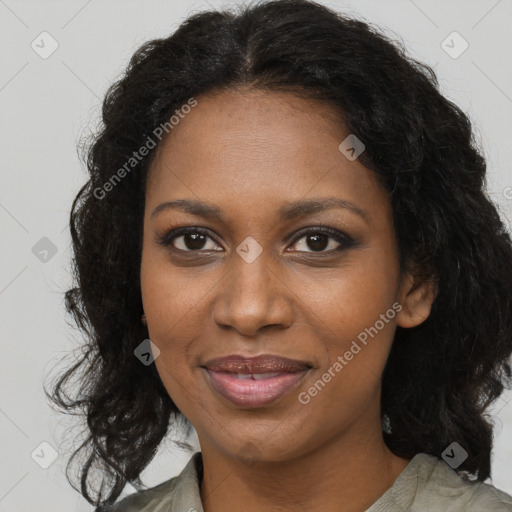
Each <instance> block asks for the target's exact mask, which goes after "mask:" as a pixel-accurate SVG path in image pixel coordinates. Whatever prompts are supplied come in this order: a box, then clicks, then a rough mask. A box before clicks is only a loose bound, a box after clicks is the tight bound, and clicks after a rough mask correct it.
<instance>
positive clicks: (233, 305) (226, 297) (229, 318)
mask: <svg viewBox="0 0 512 512" xmlns="http://www.w3.org/2000/svg"><path fill="white" fill-rule="evenodd" d="M258 246H259V244H258ZM230 259H231V261H230V262H229V265H230V267H231V268H230V271H229V273H228V274H227V276H226V279H225V280H224V283H223V287H222V293H221V296H220V297H219V298H218V299H217V304H216V306H215V321H216V323H217V324H219V325H226V326H231V327H233V328H235V329H236V330H238V331H239V332H241V333H243V334H246V335H251V334H254V333H255V332H256V331H257V330H258V329H260V328H261V327H263V326H266V325H276V324H281V325H282V326H285V325H288V324H289V323H290V321H291V309H290V305H289V303H288V300H287V299H286V294H285V293H283V290H282V286H283V284H282V283H281V281H280V280H279V279H277V278H276V275H275V271H273V270H272V261H271V255H270V253H269V252H265V251H263V250H262V248H261V247H260V248H258V247H257V246H256V245H255V244H254V243H253V242H252V241H250V240H249V241H247V240H245V241H244V242H242V243H241V244H240V245H239V246H238V247H237V251H236V252H233V253H232V254H231V257H230Z"/></svg>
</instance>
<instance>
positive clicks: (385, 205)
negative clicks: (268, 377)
mask: <svg viewBox="0 0 512 512" xmlns="http://www.w3.org/2000/svg"><path fill="white" fill-rule="evenodd" d="M197 100H198V105H197V106H196V107H195V108H193V109H192V110H191V112H190V113H189V114H187V115H186V116H185V118H184V119H182V120H181V121H180V123H179V125H177V126H175V127H174V129H173V130H172V132H170V134H169V136H168V137H167V138H166V139H164V140H163V141H162V143H161V145H160V146H159V148H158V151H157V155H156V158H155V160H154V161H153V164H152V167H151V170H150V174H149V178H148V183H147V190H146V204H145V217H144V237H143V251H142V261H141V286H142V299H143V304H144V312H145V314H146V319H147V326H148V330H149V335H150V338H151V340H152V341H153V343H155V344H156V345H157V346H158V348H159V349H160V351H161V353H160V355H159V357H158V358H157V359H156V360H155V364H156V367H157V369H158V372H159V374H160V376H161V379H162V381H163V383H164V385H165V387H166V389H167V391H168V392H169V395H170V396H171V397H172V399H173V401H174V402H175V403H176V405H177V406H178V407H179V409H180V411H182V413H183V414H184V415H185V416H186V417H187V418H188V419H189V421H190V422H191V423H192V424H193V426H194V427H195V429H196V432H197V436H198V439H199V442H200V446H201V451H202V454H203V462H204V478H203V481H202V483H201V499H202V501H203V506H204V510H205V512H221V511H222V512H239V511H240V510H244V511H246V512H256V511H258V512H261V510H272V511H306V510H307V511H317V510H318V511H323V512H328V511H332V512H334V511H338V510H344V511H345V512H356V511H363V510H365V509H366V508H368V507H369V506H370V505H371V504H372V503H374V502H375V501H376V500H377V499H378V498H379V497H380V496H381V495H382V494H383V493H384V492H385V491H386V490H387V489H388V488H389V487H390V486H391V485H392V484H393V482H394V480H395V479H396V477H397V476H398V475H399V474H400V472H401V471H403V469H404V468H405V467H406V466H407V464H408V462H409V461H408V460H405V459H402V458H399V457H397V456H395V455H394V454H393V453H392V452H391V451H390V450H389V449H388V448H387V447H386V445H385V443H384V441H383V438H382V429H381V419H380V417H381V416H380V392H381V383H380V380H381V375H382V372H383V369H384V366H385V363H386V359H387V356H388V354H389V351H390V349H391V345H392V340H393V335H394V332H395V330H396V327H397V325H399V326H401V327H404V328H409V327H413V326H416V325H419V324H420V323H421V322H423V321H424V320H425V319H426V318H427V317H428V315H429V313H430V308H431V304H432V301H433V299H434V290H433V289H432V285H431V283H428V282H418V281H417V280H416V279H415V278H414V277H413V275H411V274H409V273H405V272H401V271H400V268H399V264H398V251H397V244H396V238H395V233H394V230H393V224H392V209H391V203H390V198H389V194H388V193H387V192H386V191H385V190H384V189H383V188H382V187H381V186H380V185H379V183H378V181H377V179H376V175H375V174H374V173H373V172H372V171H370V170H368V169H367V168H365V167H364V166H363V165H362V164H361V163H360V162H359V161H358V160H354V161H349V160H348V159H347V158H346V157H345V156H344V155H343V154H342V153H341V152H340V151H339V150H338V145H339V144H340V142H341V141H343V140H344V139H345V138H346V137H347V135H348V132H347V131H346V129H345V128H344V127H343V124H342V123H341V120H340V119H339V118H338V117H336V116H335V114H333V112H332V109H329V107H327V106H326V105H324V104H323V103H320V102H319V101H317V100H305V99H301V98H298V97H296V96H293V95H292V94H290V93H285V92H279V93H277V92H268V91H266V92H262V91H255V90H250V89H237V90H231V91H222V92H217V93H215V94H209V95H206V96H201V97H199V98H197ZM327 197H336V198H338V199H343V200H345V201H349V202H350V203H352V204H353V205H354V206H356V208H358V209H359V210H361V211H362V212H363V215H364V217H363V216H361V215H359V214H358V213H355V212H354V211H353V210H350V209H347V208H340V207H336V208H330V209H325V210H323V211H317V212H315V213H313V214H309V215H307V216H304V217H300V218H293V219H289V220H281V219H280V217H279V216H278V211H279V209H280V208H281V207H282V206H284V205H286V204H289V203H290V202H292V201H296V200H304V199H311V198H315V199H322V198H327ZM176 199H189V200H200V201H203V202H208V203H213V204H214V205H216V206H217V207H218V208H220V209H221V210H222V213H223V216H224V221H222V222H221V221H220V220H217V219H213V218H203V217H201V216H198V215H194V214H190V213H186V212H184V211H181V210H178V209H175V208H168V209H163V210H161V211H160V212H159V213H157V214H155V215H154V216H151V214H152V212H153V211H154V209H155V208H156V207H157V206H159V205H160V204H162V203H165V202H167V201H172V200H176ZM321 225H324V226H328V227H331V228H332V229H335V230H337V231H339V232H341V233H345V234H346V235H348V236H350V237H351V238H352V239H354V240H355V241H356V242H357V243H356V245H355V246H352V247H345V246H342V250H340V251H336V250H335V249H336V248H337V247H340V243H339V242H338V241H336V239H334V238H332V237H330V236H329V235H327V238H322V239H321V240H323V241H324V242H325V243H324V246H322V247H320V248H319V245H318V242H317V245H315V243H314V240H313V242H312V241H311V240H310V238H311V237H309V238H308V237H307V236H306V235H305V234H300V236H297V235H296V233H298V232H299V230H302V229H303V228H311V231H310V233H309V234H310V235H314V234H315V228H318V227H319V226H321ZM184 226H189V227H190V226H193V227H201V228H205V229H207V230H208V237H206V238H205V241H204V243H203V245H202V246H201V244H199V245H196V246H194V245H193V243H192V245H191V243H190V241H189V242H188V245H186V241H185V238H184V237H183V236H177V238H175V239H174V241H173V242H172V243H173V244H174V250H173V245H172V243H171V244H170V245H169V246H167V247H164V246H162V245H160V244H158V242H157V240H158V236H162V235H164V234H165V233H166V232H168V231H169V230H171V229H174V228H177V227H184ZM248 236H250V237H252V238H253V239H255V240H256V241H257V242H258V244H259V245H260V246H261V249H262V253H261V254H260V255H259V256H258V257H257V258H256V259H255V260H254V261H253V262H251V263H248V262H246V261H245V260H244V259H243V258H242V257H241V256H240V255H239V254H238V253H237V252H236V248H237V247H238V246H239V245H240V244H241V243H242V241H244V239H245V238H246V237H248ZM196 244H197V242H196ZM327 244H328V245H327ZM194 247H195V248H194ZM180 249H181V252H180ZM394 303H399V304H401V305H402V310H401V311H400V312H399V313H398V314H397V315H396V316H395V318H393V319H392V320H389V321H388V322H387V323H386V324H385V326H384V328H383V329H381V330H380V331H379V332H378V334H377V335H376V336H374V337H373V338H369V341H368V343H367V345H366V346H364V347H363V348H362V350H361V352H359V353H358V354H357V355H355V356H354V357H353V359H352V360H351V361H349V362H348V364H347V365H346V366H344V367H343V369H342V370H341V371H340V372H338V373H337V374H336V376H335V377H333V378H332V379H331V381H330V382H329V383H328V384H327V385H326V386H325V387H324V388H323V389H322V390H321V391H320V392H319V393H318V394H317V395H316V396H315V397H313V398H311V401H310V402H309V403H308V404H303V403H301V402H300V401H299V400H298V395H299V393H300V392H304V391H307V390H308V389H309V388H310V387H311V386H312V385H313V384H314V383H315V382H316V381H317V380H318V379H321V377H322V374H324V373H325V372H327V371H328V369H329V368H330V367H332V365H333V363H334V362H335V361H336V360H337V357H338V356H343V354H344V353H345V352H346V351H347V350H348V349H349V348H350V346H351V344H352V341H353V340H356V339H357V336H358V335H359V334H360V333H361V332H363V331H364V330H365V328H368V327H370V326H374V325H375V322H376V321H377V320H378V319H379V318H380V315H381V314H384V313H385V312H386V311H387V310H389V309H390V308H391V307H392V305H393V304H394ZM264 353H270V354H276V355H279V356H284V357H289V358H292V359H298V360H302V361H307V362H309V363H310V364H311V365H312V366H313V368H312V370H310V372H309V373H308V374H307V375H306V377H305V379H304V380H303V381H302V382H301V383H300V386H299V387H298V388H296V389H295V390H293V391H292V392H291V393H289V394H287V395H285V396H283V397H281V398H280V399H279V400H277V401H276V402H274V403H272V404H270V405H267V406H265V407H259V408H245V407H242V406H235V405H233V404H231V403H230V402H229V401H227V400H225V399H224V398H223V397H221V396H220V395H218V394H217V393H216V392H215V391H214V390H213V389H212V388H211V387H210V385H209V384H208V380H207V378H206V375H205V372H204V370H203V369H201V368H200V366H201V365H202V364H204V363H205V362H206V361H207V360H209V359H212V358H216V357H221V356H227V355H230V354H242V355H246V356H256V355H259V354H264Z"/></svg>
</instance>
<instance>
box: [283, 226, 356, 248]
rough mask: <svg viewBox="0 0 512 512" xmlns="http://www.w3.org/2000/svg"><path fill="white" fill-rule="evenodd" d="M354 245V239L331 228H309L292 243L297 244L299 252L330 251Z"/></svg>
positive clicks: (295, 245)
mask: <svg viewBox="0 0 512 512" xmlns="http://www.w3.org/2000/svg"><path fill="white" fill-rule="evenodd" d="M354 245H355V241H354V240H352V238H350V237H349V236H347V235H345V234H343V233H341V232H340V231H337V230H335V229H331V228H322V229H315V230H309V231H308V232H306V233H305V234H303V235H302V236H300V237H298V238H296V240H295V242H294V244H293V246H294V247H297V246H298V248H297V250H298V251H299V252H309V253H315V252H318V253H330V252H335V251H338V250H341V249H346V248H349V247H352V246H354ZM326 249H327V250H326Z"/></svg>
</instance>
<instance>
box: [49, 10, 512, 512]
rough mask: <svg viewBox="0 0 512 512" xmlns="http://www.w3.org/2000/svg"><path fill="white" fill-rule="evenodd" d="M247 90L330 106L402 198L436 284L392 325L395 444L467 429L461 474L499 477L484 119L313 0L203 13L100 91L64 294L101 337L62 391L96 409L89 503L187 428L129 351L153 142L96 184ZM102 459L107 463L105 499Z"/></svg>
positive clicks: (505, 285)
mask: <svg viewBox="0 0 512 512" xmlns="http://www.w3.org/2000/svg"><path fill="white" fill-rule="evenodd" d="M240 87H249V88H253V89H258V90H263V91H269V92H270V91H288V92H290V93H291V94H296V95H299V96H300V97H303V98H315V99H320V100H322V101H325V102H326V104H328V105H330V106H331V107H332V108H333V111H335V112H337V113H338V114H339V120H340V126H343V127H345V128H346V130H347V131H348V133H353V134H355V135H356V136H357V137H358V138H359V139H361V140H362V141H363V142H364V144H365V146H366V149H365V151H364V153H363V154H362V155H361V156H360V157H359V158H360V161H361V162H362V163H363V164H364V165H366V166H367V167H368V168H370V169H372V170H373V171H374V172H375V173H376V174H377V176H378V177H379V179H380V180H381V183H382V185H383V186H384V187H385V188H386V189H387V190H388V191H389V194H390V199H391V203H392V207H393V212H394V214H393V215H394V225H395V232H396V237H397V243H398V246H399V251H400V262H401V266H402V268H403V269H410V270H414V271H415V273H416V274H417V275H418V276H419V277H420V278H422V279H431V280H433V281H435V286H436V288H437V296H436V299H435V301H434V304H433V308H432V312H431V315H430V316H429V318H428V319H427V320H426V321H425V322H424V323H423V324H421V325H420V326H418V327H415V328H412V329H402V328H400V327H399V328H398V329H397V332H396V335H395V340H394V343H393V346H392V350H391V353H390V356H389V359H388V362H387V365H386V368H385V371H384V374H383V378H382V400H381V404H382V413H383V414H384V413H385V414H387V415H388V416H389V418H390V421H391V426H392V432H391V433H390V434H384V439H385V441H386V443H387V445H388V446H389V447H390V449H391V450H392V451H393V452H394V453H395V454H397V455H399V456H401V457H404V458H412V457H413V456H414V455H416V454H417V453H420V452H423V453H429V454H432V455H435V456H438V457H439V456H440V455H441V453H442V452H443V450H444V449H445V448H446V447H447V446H448V445H449V444H450V443H452V442H453V441H457V442H458V443H459V444H460V445H461V446H462V447H463V448H464V449H465V450H466V451H467V452H468V454H469V457H468V458H467V459H466V460H465V461H464V463H463V464H462V465H461V466H460V467H459V471H462V472H464V473H465V474H466V476H469V477H472V478H477V479H479V480H484V479H486V478H487V477H488V476H489V475H490V454H491V448H492V424H491V422H490V421H489V418H488V417H487V416H486V414H485V410H486V408H487V407H488V406H489V405H490V404H491V403H492V402H493V401H494V400H496V399H497V397H499V395H500V394H501V392H502V391H503V389H504V383H505V381H506V379H507V378H508V379H509V378H510V366H509V365H508V364H507V361H508V360H509V358H510V354H511V351H512V315H511V311H512V304H511V298H512V244H511V240H510V237H509V235H508V234H507V232H506V230H505V228H504V225H503V224H502V221H501V220H500V218H499V215H498V213H497V210H496V208H495V206H494V205H493V204H492V202H491V201H490V200H489V198H488V197H487V195H486V192H485V172H486V164H485V160H484V158H483V157H482V155H481V153H480V152H479V150H478V148H477V147H476V144H475V141H474V137H473V134H472V128H471V123H470V121H469V119H468V117H467V116H466V115H465V114H464V113H463V112H462V111H461V110H460V109H459V108H458V107H457V106H456V105H455V104H453V103H452V102H450V101H449V100H448V99H446V98H445V97H443V96H442V95H441V94H440V92H439V90H438V83H437V79H436V76H435V73H434V71H433V70H432V69H431V68H430V67H428V66H427V65H424V64H421V63H419V62H417V61H416V60H414V59H412V58H411V57H409V56H408V55H407V54H406V51H405V49H404V47H403V45H402V44H401V43H400V42H397V41H393V40H391V39H390V38H389V37H388V36H386V35H385V34H384V33H382V31H381V30H380V29H378V28H375V27H373V26H371V25H370V24H368V23H365V22H363V21H361V20H357V19H353V18H351V17H348V16H343V15H341V14H338V13H336V12H333V11H332V10H330V9H328V8H327V7H325V6H322V5H320V4H317V3H315V2H311V1H307V0H276V1H269V2H257V3H256V4H254V5H250V6H245V7H243V8H241V7H238V8H235V10H226V11H223V12H201V13H198V14H194V15H193V16H191V17H189V18H188V19H187V20H186V21H185V22H183V23H182V24H181V26H180V27H179V28H178V29H177V30H176V31H175V32H174V34H172V35H171V36H170V37H167V38H163V39H156V40H152V41H149V42H147V43H145V44H144V45H143V46H142V47H140V48H139V49H138V50H137V52H136V53H135V54H134V55H133V57H132V58H131V60H130V62H129V65H128V67H127V69H126V71H125V73H124V75H123V76H122V77H121V78H120V79H119V80H118V81H117V82H115V83H114V84H113V85H112V86H111V87H110V88H109V90H108V92H107V94H106V97H105V99H104V102H103V110H102V126H101V130H100V131H99V133H98V134H97V135H96V136H95V138H94V140H93V141H92V142H91V144H90V147H89V150H88V154H87V167H88V170H89V173H90V178H89V180H88V182H87V183H86V184H85V185H84V187H83V188H82V189H81V190H80V191H79V193H78V195H77V196H76V198H75V201H74V203H73V206H72V212H71V217H70V226H71V236H72V242H73V251H74V257H73V264H74V275H75V279H76V285H75V286H74V287H73V288H72V289H70V290H68V291H67V292H66V294H65V304H66V308H67V310H68V311H69V312H70V313H71V314H72V315H73V317H74V320H75V321H76V323H77V325H78V327H79V328H80V329H81V330H82V331H83V332H84V333H85V336H86V338H87V342H88V344H87V346H86V353H85V355H84V356H83V358H82V359H81V360H80V361H79V362H78V363H77V364H76V365H74V366H73V367H72V368H70V369H69V370H68V371H67V372H66V373H65V374H64V375H62V376H61V378H60V379H59V381H58V383H57V385H56V386H55V388H54V389H53V390H52V391H53V393H52V395H51V396H50V395H49V397H50V398H51V399H52V400H53V401H54V402H55V403H57V404H58V405H59V406H60V407H61V408H64V409H66V410H67V411H71V410H73V409H76V408H79V409H80V410H82V411H84V414H85V415H86V419H87V425H88V429H89V432H90V435H89V437H88V438H87V440H86V442H84V443H83V444H82V446H81V447H80V448H79V449H78V450H77V451H76V452H75V453H74V454H73V457H71V459H70V461H69V463H68V467H69V464H70V463H71V461H72V460H73V458H74V457H75V456H76V455H77V454H78V453H79V452H86V453H87V461H86V463H85V464H84V465H83V466H82V472H81V478H80V492H81V493H82V494H83V496H84V497H85V498H86V499H87V500H88V501H89V502H90V503H92V504H95V505H104V504H111V503H113V502H114V501H115V500H116V498H117V497H118V496H119V494H120V493H121V492H122V489H123V488H124V486H125V484H126V482H130V483H132V484H133V485H136V486H140V485H142V484H141V481H140V479H139V476H140V473H141V472H142V470H143V469H144V468H145V467H146V466H147V465H148V464H149V462H150V461H151V460H152V458H153V457H154V455H155V454H156V451H157V448H158V446H159V444H160V442H161V441H162V439H163V438H164V437H165V436H166V434H167V432H168V429H169V427H170V426H171V425H177V424H178V423H180V422H183V424H184V425H185V426H186V427H187V428H188V432H189V431H190V428H191V427H190V424H189V423H188V421H187V420H186V418H184V416H183V415H182V414H181V412H180V411H179V410H178V408H177V407H176V405H175V404H174V403H173V401H172V399H171V398H170V397H169V396H168V394H167V392H166V390H165V388H164V386H163V384H162V382H161V380H160V378H159V375H158V373H157V371H156V369H155V365H150V366H144V365H142V364H141V363H140V361H139V360H138V359H137V358H136V357H134V354H133V351H134V349H135V348H136V347H137V346H138V345H139V344H140V343H141V341H142V340H144V339H145V338H147V337H148V333H147V330H146V328H145V327H144V326H143V325H141V322H140V315H141V313H142V301H141V291H140V284H139V279H140V273H139V270H140V259H141V241H142V219H143V211H144V197H145V184H146V177H147V172H148V169H149V168H150V165H151V162H152V158H153V156H154V154H155V149H153V150H151V152H150V154H149V156H148V157H146V158H145V159H144V160H142V161H140V162H138V163H137V165H136V166H135V167H134V169H133V170H131V172H129V173H128V174H127V175H126V176H125V177H124V178H123V179H122V180H121V181H120V182H119V183H117V184H116V185H115V186H114V187H113V188H112V190H111V191H109V192H108V193H106V194H105V196H104V197H103V198H102V199H98V197H97V195H98V193H96V194H95V191H97V189H98V188H101V187H103V185H104V184H105V183H106V182H107V181H108V180H109V179H111V177H112V175H113V174H114V173H115V171H116V170H117V169H119V168H122V167H123V165H124V164H126V162H127V161H129V159H130V158H132V157H133V152H134V151H137V150H138V149H139V148H140V147H141V146H143V145H144V144H145V143H146V141H147V137H148V136H151V135H152V133H153V131H154V130H155V128H156V127H158V126H160V125H161V124H162V123H165V122H167V121H168V120H169V117H170V116H171V115H172V114H173V112H174V111H175V110H177V109H179V108H180V107H181V106H182V105H184V104H185V103H187V100H188V99H189V98H191V97H195V98H197V99H198V101H199V103H200V97H201V96H202V95H205V94H207V93H210V92H214V91H215V90H230V89H235V88H240ZM171 136H172V133H171ZM340 142H341V141H340ZM157 147H158V146H157ZM75 375H78V376H79V379H80V382H81V387H80V389H79V391H78V392H77V394H76V396H75V397H74V398H70V397H69V396H68V395H66V394H63V390H64V388H65V386H66V385H68V383H69V381H70V380H71V378H72V377H74V376H75ZM47 394H48V393H47ZM94 467H97V468H99V470H100V472H101V473H102V474H103V481H102V485H101V488H100V489H99V490H98V491H96V492H95V495H93V494H91V493H90V492H89V485H88V483H89V482H88V479H89V477H90V476H91V475H90V473H91V472H92V469H93V468H94ZM105 477H106V478H105ZM68 478H69V477H68ZM105 481H107V482H106V485H105Z"/></svg>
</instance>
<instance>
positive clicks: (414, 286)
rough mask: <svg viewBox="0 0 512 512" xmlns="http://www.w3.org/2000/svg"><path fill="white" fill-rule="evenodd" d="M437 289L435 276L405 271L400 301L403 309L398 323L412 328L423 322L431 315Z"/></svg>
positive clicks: (399, 314) (398, 316) (398, 317)
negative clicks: (430, 276)
mask: <svg viewBox="0 0 512 512" xmlns="http://www.w3.org/2000/svg"><path fill="white" fill-rule="evenodd" d="M437 291H438V288H437V282H436V281H435V280H434V279H433V278H426V277H419V276H415V275H414V274H412V273H410V272H407V273H404V274H403V276H402V279H401V284H400V289H399V299H398V302H399V303H400V304H401V305H402V309H401V311H400V312H399V313H398V315H397V317H396V318H397V325H399V326H400V327H405V328H410V327H416V326H417V325H420V324H421V323H423V322H424V321H425V320H426V319H427V318H428V316H429V315H430V311H431V309H432V304H433V302H434V299H435V298H436V295H437Z"/></svg>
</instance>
